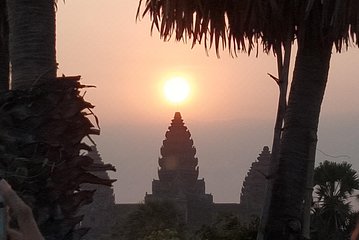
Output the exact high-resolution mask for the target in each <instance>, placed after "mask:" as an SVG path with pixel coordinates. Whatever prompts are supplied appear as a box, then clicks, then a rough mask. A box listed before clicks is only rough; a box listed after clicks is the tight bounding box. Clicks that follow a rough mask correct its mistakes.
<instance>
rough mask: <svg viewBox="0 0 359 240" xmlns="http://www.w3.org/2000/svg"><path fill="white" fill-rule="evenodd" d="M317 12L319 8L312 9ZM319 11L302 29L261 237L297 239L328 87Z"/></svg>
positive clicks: (325, 46)
mask: <svg viewBox="0 0 359 240" xmlns="http://www.w3.org/2000/svg"><path fill="white" fill-rule="evenodd" d="M316 7H317V8H318V9H319V8H320V6H319V5H318V6H316ZM318 12H320V11H312V12H311V15H310V16H309V18H308V19H307V20H306V22H305V28H304V29H301V31H302V32H301V36H302V38H301V39H298V52H297V58H296V63H295V68H294V74H293V81H292V85H291V91H290V95H289V101H288V108H287V111H286V115H285V118H284V129H283V135H282V140H281V149H280V159H279V170H278V173H280V175H278V176H277V177H276V180H275V183H274V186H273V194H272V200H271V206H270V212H269V219H270V220H269V222H268V225H267V227H266V234H265V235H266V236H265V239H276V240H281V239H283V240H284V239H285V240H288V239H301V238H302V237H301V231H302V214H303V207H304V206H303V201H304V198H305V190H306V182H307V180H306V178H307V172H308V164H310V160H311V153H312V151H313V142H316V134H317V128H318V122H319V113H320V108H321V103H322V99H323V96H324V91H325V87H326V83H327V77H328V71H329V63H330V57H331V49H332V44H331V41H329V40H328V41H325V40H324V41H323V37H322V36H320V32H321V31H320V29H319V28H320V27H319V26H320V24H319V21H320V19H321V16H320V14H319V13H318Z"/></svg>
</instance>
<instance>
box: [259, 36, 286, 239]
mask: <svg viewBox="0 0 359 240" xmlns="http://www.w3.org/2000/svg"><path fill="white" fill-rule="evenodd" d="M283 50H284V57H283V56H282V48H281V46H280V47H279V48H278V49H277V51H276V52H277V67H278V76H279V79H278V80H277V83H278V86H279V98H278V108H277V116H276V121H275V125H274V133H273V142H272V154H271V159H270V166H269V171H268V173H269V176H268V179H267V184H266V196H265V201H264V205H263V209H262V214H261V219H260V224H259V228H258V234H257V240H263V238H264V233H265V226H266V225H267V222H268V213H269V206H270V201H271V196H272V189H273V183H274V179H275V176H276V175H277V171H278V162H279V151H280V139H281V135H282V127H283V119H284V115H285V110H286V108H287V87H288V75H289V66H290V55H291V51H292V45H291V41H290V40H288V41H287V42H286V44H285V45H284V46H283Z"/></svg>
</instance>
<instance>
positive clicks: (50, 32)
mask: <svg viewBox="0 0 359 240" xmlns="http://www.w3.org/2000/svg"><path fill="white" fill-rule="evenodd" d="M7 4H8V15H9V27H10V29H11V31H10V36H9V49H10V59H11V67H12V79H11V80H12V85H11V87H12V89H25V88H28V87H31V86H32V85H33V84H36V83H40V82H44V81H46V80H49V79H52V80H53V79H55V77H56V68H57V65H56V51H55V2H54V0H36V1H34V0H7Z"/></svg>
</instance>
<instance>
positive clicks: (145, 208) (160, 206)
mask: <svg viewBox="0 0 359 240" xmlns="http://www.w3.org/2000/svg"><path fill="white" fill-rule="evenodd" d="M185 235H186V234H185V231H184V222H183V217H182V216H181V214H180V213H179V212H178V210H177V208H176V207H175V205H174V204H173V203H172V202H168V201H159V202H148V203H146V204H141V205H140V206H139V208H138V209H137V210H136V211H134V212H132V213H130V214H129V216H128V217H127V218H126V219H125V220H124V222H117V223H115V225H114V227H113V228H112V232H111V234H110V235H109V236H106V237H104V238H102V240H112V239H123V240H139V239H146V240H150V239H158V240H161V239H172V240H177V239H185V237H186V236H185ZM167 237H168V238H167Z"/></svg>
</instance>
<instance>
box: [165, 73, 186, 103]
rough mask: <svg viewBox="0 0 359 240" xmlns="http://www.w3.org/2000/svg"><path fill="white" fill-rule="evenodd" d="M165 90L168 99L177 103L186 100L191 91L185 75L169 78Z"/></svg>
mask: <svg viewBox="0 0 359 240" xmlns="http://www.w3.org/2000/svg"><path fill="white" fill-rule="evenodd" d="M163 90H164V93H165V96H166V98H167V100H168V101H170V102H172V103H176V104H178V103H181V102H183V101H184V100H186V98H187V97H188V95H189V92H190V88H189V84H188V82H187V80H186V79H185V78H183V77H173V78H171V79H169V80H167V81H166V82H165V85H164V88H163Z"/></svg>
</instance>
